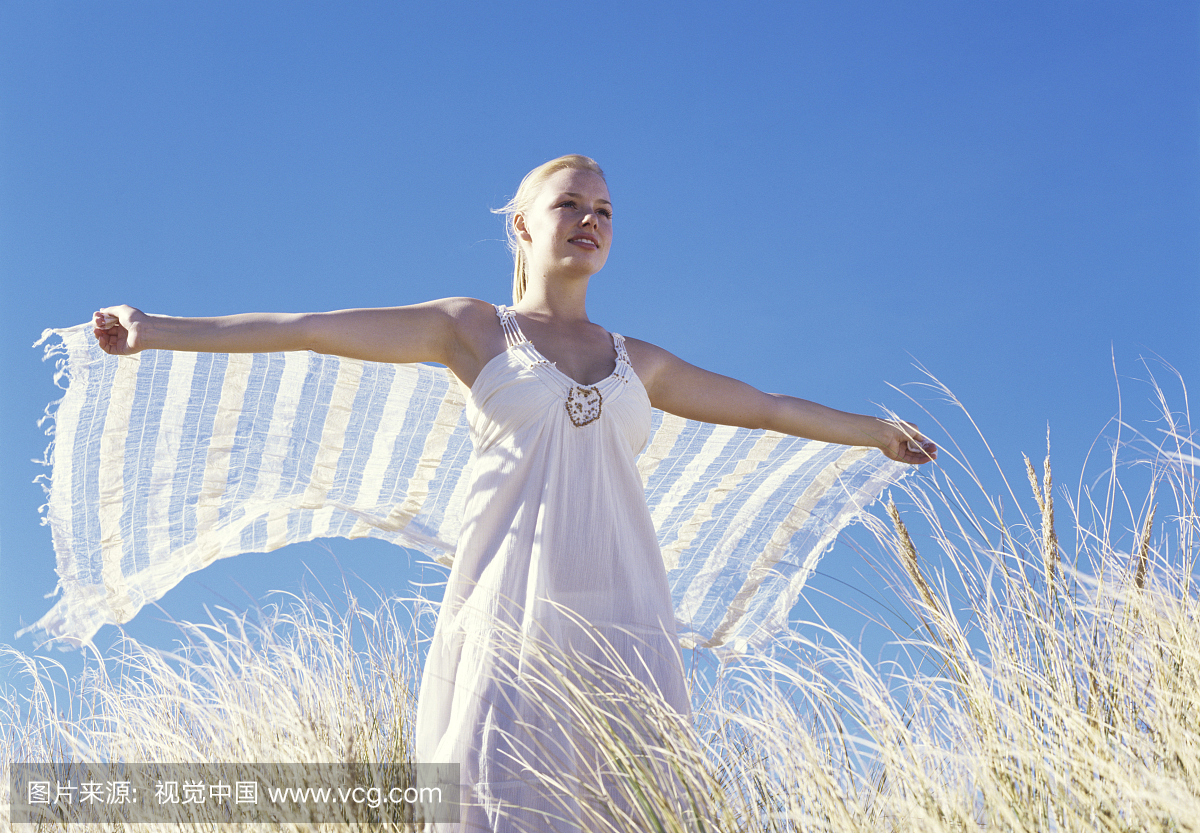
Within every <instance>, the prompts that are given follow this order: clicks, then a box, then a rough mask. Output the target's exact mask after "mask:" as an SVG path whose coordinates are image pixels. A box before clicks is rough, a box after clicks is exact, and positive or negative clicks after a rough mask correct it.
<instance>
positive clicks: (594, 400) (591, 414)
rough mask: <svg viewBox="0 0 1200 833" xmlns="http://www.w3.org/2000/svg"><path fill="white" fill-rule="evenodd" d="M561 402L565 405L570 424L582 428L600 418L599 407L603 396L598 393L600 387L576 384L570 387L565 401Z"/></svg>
mask: <svg viewBox="0 0 1200 833" xmlns="http://www.w3.org/2000/svg"><path fill="white" fill-rule="evenodd" d="M563 404H564V405H565V406H566V407H567V416H569V417H570V418H571V424H572V425H574V426H575V427H576V428H582V427H583V426H585V425H587V424H588V423H591V422H595V421H596V420H598V419H600V407H601V406H602V405H603V404H604V397H603V396H601V395H600V388H598V387H596V386H595V385H592V386H591V387H586V388H585V387H584V386H583V385H576V386H575V387H573V388H571V391H570V393H568V394H567V401H566V402H564V403H563Z"/></svg>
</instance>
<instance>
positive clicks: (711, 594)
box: [22, 324, 908, 650]
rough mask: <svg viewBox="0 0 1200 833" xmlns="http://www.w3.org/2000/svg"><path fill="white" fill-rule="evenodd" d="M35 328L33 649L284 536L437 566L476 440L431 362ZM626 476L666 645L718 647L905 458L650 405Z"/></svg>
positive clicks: (775, 607)
mask: <svg viewBox="0 0 1200 833" xmlns="http://www.w3.org/2000/svg"><path fill="white" fill-rule="evenodd" d="M50 336H57V337H58V338H59V339H60V341H58V342H54V343H51V344H49V345H48V346H47V348H46V352H47V355H48V356H49V355H56V356H59V357H60V361H59V378H60V379H61V378H66V379H68V380H69V386H68V387H67V390H66V394H65V395H64V396H63V398H62V400H60V402H59V403H58V409H57V411H56V412H55V413H54V420H55V425H54V441H53V443H52V446H51V450H50V452H49V454H48V458H49V459H51V460H52V466H53V469H52V473H51V477H50V486H49V501H48V504H47V511H46V519H45V523H47V524H48V525H49V526H50V529H51V532H52V534H53V538H54V549H55V552H56V553H57V557H58V566H57V572H58V575H59V589H60V590H61V592H62V597H61V598H60V599H59V600H58V602H57V603H56V604H55V605H54V607H53V609H51V610H50V611H49V612H48V613H47V614H46V615H45V616H43V617H42V618H41V619H40V620H39V621H38V622H37V623H35V624H34V625H33V626H31V627H29V628H26V631H35V632H36V634H37V635H38V636H39V637H40V638H41V639H42V640H61V641H64V642H67V643H68V644H78V643H80V642H86V641H89V640H90V639H91V637H92V636H93V635H94V634H95V633H96V631H97V630H98V629H99V628H100V626H101V625H103V624H106V623H119V622H127V621H129V620H130V619H131V618H133V616H134V615H135V614H136V613H137V612H138V610H140V609H141V608H142V606H143V605H145V604H146V603H147V602H152V601H155V600H156V599H159V598H160V597H162V596H163V594H165V593H166V592H167V591H168V590H170V589H171V588H172V587H173V586H175V584H177V583H178V582H179V581H180V579H182V578H183V577H184V576H186V575H187V574H188V573H191V572H194V571H196V570H199V569H201V568H203V567H205V566H207V565H208V564H210V563H211V562H213V561H214V560H216V559H218V558H227V557H229V556H232V555H237V554H239V553H245V552H267V551H269V550H274V549H277V548H278V547H282V546H284V545H285V544H291V543H295V542H298V541H309V540H312V539H314V538H325V537H343V538H357V537H361V536H365V535H370V536H373V537H377V538H383V539H385V540H388V541H392V542H394V543H396V544H399V545H401V546H404V547H410V548H412V549H415V550H419V551H420V552H422V553H425V554H427V555H429V556H431V557H433V558H435V559H437V560H439V561H442V562H443V563H449V561H450V559H451V558H452V555H453V552H454V546H455V540H456V537H457V534H458V529H459V522H460V516H461V507H462V502H463V496H464V493H465V490H466V486H467V482H468V478H467V477H466V476H464V472H466V470H467V469H468V467H469V464H470V458H471V441H470V437H469V434H468V429H467V424H466V420H465V417H464V415H463V392H462V389H461V387H460V386H459V384H458V383H457V381H456V380H455V378H454V377H453V375H452V374H450V373H449V372H448V371H447V370H445V369H443V368H440V367H432V366H429V365H419V364H408V365H392V364H379V363H375V362H363V361H356V360H350V359H339V358H335V357H331V356H324V355H319V354H316V353H270V354H233V355H226V354H212V353H183V352H167V351H147V352H145V353H141V354H139V355H137V356H132V357H127V358H120V359H118V358H114V357H111V356H108V355H106V354H105V353H104V352H103V351H101V350H100V349H99V347H98V346H97V345H96V342H95V339H94V338H93V337H92V335H91V325H90V324H84V325H80V326H77V327H72V328H69V329H64V330H48V331H46V333H45V334H44V335H43V338H42V340H43V341H45V340H46V338H48V337H50ZM40 343H41V342H39V344H40ZM638 466H639V469H640V471H641V473H642V478H643V481H644V483H645V484H646V501H647V503H648V505H649V507H650V512H651V515H652V517H653V519H654V524H655V528H656V529H657V531H658V539H659V543H660V545H661V546H662V552H663V558H664V561H665V562H666V567H667V575H668V579H669V581H670V586H671V593H672V599H673V602H674V606H675V612H676V617H677V619H678V624H679V634H680V637H681V639H682V640H683V641H684V644H685V645H704V646H709V647H718V648H725V649H730V650H744V649H745V648H746V647H751V646H752V647H761V646H762V645H763V644H764V643H766V642H767V641H768V640H769V639H770V637H771V635H772V634H773V633H775V632H777V631H779V630H780V629H782V628H784V627H786V626H787V617H788V613H789V611H790V609H791V607H792V606H793V604H795V602H796V599H797V597H798V596H799V593H800V590H801V588H802V587H803V586H804V582H805V580H806V579H807V578H808V576H809V574H810V573H811V572H812V570H813V568H814V567H815V565H816V562H817V560H818V559H819V558H820V556H821V554H822V553H823V552H824V551H825V550H826V549H827V548H828V547H829V545H830V544H831V543H832V542H833V540H834V538H835V537H836V535H837V533H838V532H839V531H840V530H841V529H842V527H844V526H845V525H846V524H847V523H849V522H850V521H851V520H853V519H854V518H855V516H856V515H857V514H858V513H859V512H860V511H861V509H862V508H863V507H864V506H865V505H867V504H868V503H870V502H872V501H873V500H875V498H876V497H878V495H879V493H880V492H881V491H882V490H883V488H884V487H885V486H887V485H888V484H889V483H893V482H895V481H896V480H897V479H898V478H899V477H900V476H901V475H902V474H903V473H904V471H906V470H907V468H908V467H907V466H904V465H903V464H900V463H895V462H892V461H889V460H888V459H887V458H886V457H884V456H883V454H881V453H880V452H879V451H876V450H873V449H866V448H852V447H846V446H837V445H828V444H825V443H818V442H811V441H807V440H801V439H797V438H795V437H789V436H784V435H781V434H775V433H771V432H764V431H749V430H746V429H742V428H729V427H722V426H715V425H708V424H705V423H699V422H692V421H689V420H684V419H680V418H678V417H674V416H671V415H669V414H664V413H662V412H660V411H655V412H654V416H653V429H652V433H651V437H650V442H649V444H648V445H647V447H646V449H645V450H644V452H643V453H642V455H641V457H640V458H639V461H638ZM22 633H24V631H23V632H22Z"/></svg>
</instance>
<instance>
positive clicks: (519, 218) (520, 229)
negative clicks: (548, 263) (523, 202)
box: [512, 214, 533, 243]
mask: <svg viewBox="0 0 1200 833" xmlns="http://www.w3.org/2000/svg"><path fill="white" fill-rule="evenodd" d="M512 224H513V228H514V229H516V230H517V237H518V239H520V240H524V241H525V242H526V243H531V242H533V238H532V237H530V236H529V231H528V230H526V228H525V217H524V215H522V214H514V215H513V219H512Z"/></svg>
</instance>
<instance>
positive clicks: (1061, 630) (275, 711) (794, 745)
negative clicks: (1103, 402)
mask: <svg viewBox="0 0 1200 833" xmlns="http://www.w3.org/2000/svg"><path fill="white" fill-rule="evenodd" d="M1155 390H1156V391H1157V390H1158V388H1157V387H1155ZM943 393H946V392H943ZM1158 396H1159V403H1158V406H1159V407H1158V410H1159V419H1158V422H1157V423H1156V424H1155V425H1154V431H1155V432H1156V433H1152V434H1148V435H1143V434H1141V433H1138V432H1136V431H1134V430H1133V429H1131V428H1130V427H1129V426H1127V425H1125V424H1124V423H1122V422H1121V421H1120V420H1117V421H1115V422H1114V424H1113V430H1112V431H1111V432H1110V433H1109V435H1108V437H1107V439H1108V441H1109V445H1108V446H1107V447H1106V448H1104V451H1103V454H1104V459H1103V460H1102V461H1101V462H1100V464H1099V466H1098V467H1099V469H1100V470H1101V474H1100V475H1099V476H1098V477H1096V478H1095V479H1094V480H1087V481H1085V480H1084V479H1083V478H1082V477H1080V481H1079V482H1080V484H1081V485H1080V486H1078V487H1076V488H1075V489H1073V490H1064V489H1062V488H1060V487H1058V486H1056V485H1055V482H1054V477H1053V474H1052V471H1051V468H1050V461H1049V457H1047V459H1046V460H1045V462H1043V463H1041V464H1040V465H1038V466H1035V465H1034V464H1033V463H1032V462H1030V461H1029V460H1028V459H1026V460H1025V461H1024V465H1023V466H1017V467H1015V468H1016V471H1017V474H1016V475H1015V476H1013V477H1012V478H1011V479H1003V480H1001V481H999V482H1001V483H1002V486H1001V490H1000V492H1001V493H1000V495H999V496H997V495H994V494H989V493H988V492H987V491H986V489H985V488H984V485H983V478H982V477H981V476H980V475H979V474H978V473H977V472H976V471H975V470H973V469H972V467H971V465H970V463H969V461H968V460H967V458H966V456H965V455H964V454H962V452H961V450H960V449H958V448H957V447H955V446H953V445H951V446H950V447H949V448H946V449H945V450H944V452H943V456H942V462H941V463H940V464H939V470H938V471H937V472H936V473H930V472H927V473H925V474H923V475H922V476H920V477H916V478H908V479H907V480H906V481H905V483H904V484H903V485H902V486H901V487H898V488H897V489H896V490H895V492H896V496H897V497H898V498H899V503H895V502H889V503H888V504H887V505H886V508H885V509H884V510H883V511H880V512H878V513H877V514H876V515H873V516H872V517H871V518H870V519H869V521H868V525H869V528H870V529H871V531H872V532H873V533H874V538H875V540H876V541H877V542H878V558H879V564H880V565H890V569H891V570H892V572H893V573H894V577H895V582H896V585H897V586H898V587H899V588H900V594H901V597H902V598H903V599H904V600H905V602H906V603H907V605H908V608H909V611H910V614H911V622H912V623H913V624H914V626H915V628H916V630H915V631H914V632H904V633H899V632H897V633H895V637H896V645H897V648H898V651H899V653H900V655H902V656H903V657H905V658H906V660H905V661H904V662H900V663H894V662H889V663H886V664H884V663H878V662H872V661H869V660H868V659H867V658H866V657H864V656H863V655H862V654H861V652H860V650H859V648H858V646H856V645H854V644H852V643H851V642H850V641H849V640H848V639H846V638H845V637H844V636H842V635H840V634H837V633H834V632H827V633H825V634H822V638H821V639H820V641H819V644H818V642H816V641H813V640H811V639H805V638H803V637H801V636H799V635H798V634H792V635H790V636H787V637H785V638H782V639H780V640H779V642H778V644H777V645H776V646H775V649H774V651H773V652H772V654H771V655H770V656H765V657H757V658H755V659H753V660H750V659H743V660H741V661H738V662H730V663H726V664H724V665H723V666H722V673H721V674H720V675H718V676H717V678H716V680H715V682H712V683H705V684H704V687H703V689H701V688H700V686H699V684H697V690H695V691H694V692H693V702H694V703H695V714H694V715H693V718H692V719H691V720H690V721H688V720H684V719H681V718H680V717H679V716H678V715H675V714H674V713H672V712H671V710H670V709H669V708H666V707H665V706H663V705H662V704H661V702H659V701H658V700H657V698H656V697H655V696H654V694H653V693H652V692H649V691H646V690H645V689H644V688H643V687H641V686H639V685H637V684H635V683H633V682H632V681H631V682H630V684H629V686H628V688H627V690H626V691H624V692H622V693H621V695H620V696H619V697H613V696H605V697H597V696H596V693H595V691H594V690H592V689H591V688H590V687H589V684H588V683H587V682H586V681H583V680H579V679H576V678H573V677H572V676H571V675H570V674H569V673H561V672H560V671H558V670H554V671H549V672H548V673H547V678H548V684H547V687H546V690H547V692H549V693H548V694H547V697H548V698H549V697H553V698H557V700H558V706H557V708H561V709H562V710H563V713H569V714H570V715H571V718H570V719H571V721H572V723H573V725H574V726H575V729H576V731H577V732H578V733H580V734H581V735H582V736H583V737H584V738H585V742H586V743H587V744H588V745H589V746H590V747H591V748H593V749H599V750H601V753H602V754H601V755H599V756H598V759H599V760H601V761H602V764H600V765H599V766H600V767H601V768H602V769H603V772H596V773H593V774H592V775H593V776H594V777H590V776H589V777H588V778H587V779H586V780H587V783H586V784H583V783H576V784H570V783H558V786H561V787H563V788H564V789H566V790H568V791H570V790H576V791H580V790H584V791H586V790H592V791H595V792H597V794H595V795H594V796H593V799H594V800H592V801H586V802H584V803H583V805H582V806H581V808H579V809H577V810H576V811H577V812H579V813H581V814H583V815H584V818H583V819H582V824H583V828H584V829H587V830H594V831H602V830H611V831H714V832H715V831H728V832H729V833H733V832H734V831H759V830H761V831H839V832H840V831H881V830H884V831H966V830H1003V831H1035V830H1037V831H1041V830H1051V831H1068V830H1070V831H1073V830H1080V831H1083V830H1087V831H1092V830H1103V831H1140V830H1161V831H1190V830H1197V829H1200V620H1198V618H1197V614H1198V612H1200V610H1198V608H1200V601H1198V596H1197V590H1196V587H1195V583H1194V580H1195V567H1196V557H1197V554H1198V553H1197V534H1198V527H1200V520H1198V515H1197V510H1196V498H1197V480H1196V476H1195V472H1196V466H1197V464H1198V463H1200V448H1198V447H1197V445H1196V441H1195V439H1194V437H1193V435H1192V431H1191V427H1190V422H1189V420H1188V417H1187V411H1186V392H1185V393H1184V394H1183V396H1184V403H1185V407H1184V410H1183V411H1182V413H1175V412H1173V411H1172V410H1171V409H1170V408H1169V407H1168V405H1167V401H1166V398H1165V397H1164V396H1162V395H1161V394H1159V395H1158ZM984 453H985V454H986V455H987V456H989V457H991V456H992V455H991V451H990V450H986V451H985V452H984ZM1098 453H1099V452H1098ZM992 459H1001V458H996V457H993V458H992ZM1003 459H1005V460H1007V457H1005V458H1003ZM1018 461H1019V458H1016V459H1014V461H1013V462H1018ZM997 466H998V470H999V471H1000V473H1001V475H1002V474H1003V470H1004V468H1005V466H1003V465H1000V464H997ZM1022 469H1023V470H1022ZM952 474H953V476H951V475H952ZM1133 483H1136V484H1138V485H1137V490H1136V491H1135V490H1134V488H1133V486H1132V485H1131V484H1133ZM964 484H965V485H964ZM884 569H889V568H887V567H884ZM340 607H344V608H345V609H344V610H337V609H335V608H334V607H333V606H332V605H330V604H327V603H322V602H319V601H317V600H316V599H314V598H311V597H304V598H292V599H290V600H284V601H281V602H278V603H276V604H275V605H274V606H271V607H266V608H264V609H263V611H262V612H261V615H260V618H259V620H258V621H256V622H253V623H251V622H248V621H247V620H245V619H239V618H229V619H226V620H222V621H220V622H216V623H210V624H207V625H203V626H199V625H183V626H181V628H182V631H183V634H184V637H185V640H184V641H185V642H186V647H184V648H182V649H181V650H180V651H179V652H177V653H176V654H174V655H171V656H164V655H162V654H160V653H158V652H156V651H153V650H150V649H147V648H145V647H143V646H141V645H138V644H137V643H135V642H132V641H126V642H124V643H123V644H122V648H121V652H120V655H119V656H117V657H115V658H112V660H111V661H110V663H109V665H110V666H113V667H115V669H116V670H115V671H106V670H105V669H104V666H102V665H94V666H91V667H90V670H88V671H87V672H85V673H84V674H83V675H82V676H81V677H79V678H78V679H76V680H72V681H68V682H66V683H65V684H58V685H57V686H56V685H54V684H52V683H51V682H50V680H51V679H52V678H53V676H54V674H53V670H52V669H48V668H47V667H45V666H44V665H42V664H39V663H40V661H36V660H34V659H31V658H29V657H27V656H25V655H23V654H20V653H18V652H15V651H12V650H7V656H8V661H10V662H17V663H21V664H23V665H24V666H25V667H26V668H27V669H28V677H29V680H30V682H31V689H30V691H29V692H27V693H24V694H21V695H18V694H16V693H15V692H9V693H7V694H6V695H5V697H4V698H3V700H2V701H0V720H3V721H4V724H5V727H6V728H5V729H4V730H3V731H4V735H3V737H2V738H0V760H2V761H3V762H4V763H5V764H6V765H7V763H8V762H12V761H32V760H63V759H69V760H126V761H149V760H154V761H194V762H204V761H290V762H297V763H309V762H311V763H317V762H335V763H336V762H351V763H357V764H362V765H366V766H368V767H369V766H370V765H374V764H380V763H386V762H390V761H404V760H406V759H407V758H408V756H409V750H410V749H411V732H410V729H411V726H412V721H413V715H414V704H415V691H416V685H417V680H418V670H417V659H416V656H417V652H416V650H415V648H414V644H415V638H414V634H415V633H416V630H417V628H416V627H415V625H414V622H413V620H412V618H411V616H410V614H409V612H408V611H410V610H411V608H410V607H409V606H407V605H405V604H402V603H399V602H395V601H392V602H381V603H379V604H378V605H376V606H375V607H374V609H371V610H367V609H364V608H363V607H362V606H360V605H359V604H358V603H357V602H356V601H355V600H354V599H348V601H347V603H346V604H345V605H341V606H340ZM546 667H547V668H550V669H561V667H562V666H561V665H559V664H557V663H554V662H548V663H547V666H546ZM530 757H531V760H530V761H529V762H528V763H529V764H530V766H532V767H534V768H536V767H538V766H539V761H538V760H537V757H538V756H537V754H536V750H534V751H533V753H531V756H530ZM542 763H545V762H544V761H543V762H542ZM543 775H544V777H545V778H546V780H547V781H548V782H554V780H555V778H556V777H557V775H556V773H555V772H552V771H545V772H544V773H543ZM6 781H7V779H6ZM560 781H561V779H560ZM0 789H3V790H7V789H8V785H7V783H5V786H4V787H3V788H0ZM5 800H6V803H5V805H4V806H3V807H2V808H0V822H7V810H8V808H7V795H5ZM191 818H193V819H195V817H194V816H193V817H191ZM346 820H347V821H349V822H352V823H353V822H355V819H354V818H351V817H348V818H347V819H346ZM200 822H201V823H200V824H199V825H198V826H197V828H196V829H212V830H222V829H228V828H225V827H222V826H220V825H219V824H216V823H214V822H212V821H208V822H205V821H204V820H203V819H200ZM358 826H359V827H361V828H362V829H374V828H373V827H372V826H371V825H369V824H367V823H365V822H362V823H361V824H359V825H358ZM59 827H61V828H62V829H64V830H65V829H70V830H84V829H87V828H86V827H80V826H71V827H69V828H68V827H66V826H65V825H51V824H47V825H43V826H42V828H41V829H59ZM101 827H102V829H118V828H117V827H113V826H101ZM168 827H169V829H176V827H175V826H174V825H169V826H164V827H163V829H167V828H168ZM317 827H319V825H315V826H309V825H305V824H300V825H288V824H283V825H264V828H269V829H306V830H307V829H316V828H317ZM139 829H147V830H150V829H153V828H150V827H143V828H139ZM329 829H336V830H346V829H352V828H347V827H346V826H345V825H337V826H332V827H330V828H329Z"/></svg>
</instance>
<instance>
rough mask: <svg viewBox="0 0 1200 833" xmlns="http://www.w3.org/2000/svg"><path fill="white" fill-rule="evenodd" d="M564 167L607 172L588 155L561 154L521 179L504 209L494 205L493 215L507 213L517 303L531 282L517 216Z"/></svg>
mask: <svg viewBox="0 0 1200 833" xmlns="http://www.w3.org/2000/svg"><path fill="white" fill-rule="evenodd" d="M562 170H577V171H591V172H592V173H594V174H597V175H598V176H599V177H600V178H601V179H604V171H602V170H601V169H600V166H599V165H597V164H596V160H594V159H590V158H588V157H586V156H580V155H579V154H577V153H571V154H568V155H566V156H560V157H558V158H557V159H551V160H550V161H549V162H546V163H544V164H541V165H538V166H537V167H536V168H534V169H533V170H532V171H530V172H529V173H527V174H525V178H524V179H522V180H521V184H520V185H519V186H518V187H517V193H516V194H514V195H513V198H512V199H511V200H509V201H508V202H507V203H505V205H504V206H503V207H502V208H493V209H492V213H493V214H503V215H504V219H505V231H506V232H507V234H508V249H509V251H510V252H512V256H513V303H514V304H518V303H520V301H521V297H522V296H523V295H524V294H525V286H526V283H527V274H526V267H527V263H526V256H525V250H524V249H522V248H521V240H520V238H519V237H517V231H516V227H515V226H513V219H514V218H515V217H516V216H517V215H518V214H523V213H525V212H526V211H528V210H529V207H530V206H531V205H533V200H534V197H536V196H537V192H538V189H539V188H541V185H542V183H543V182H545V181H546V180H547V179H548V178H549V177H550V176H551V175H552V174H555V173H557V172H558V171H562Z"/></svg>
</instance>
